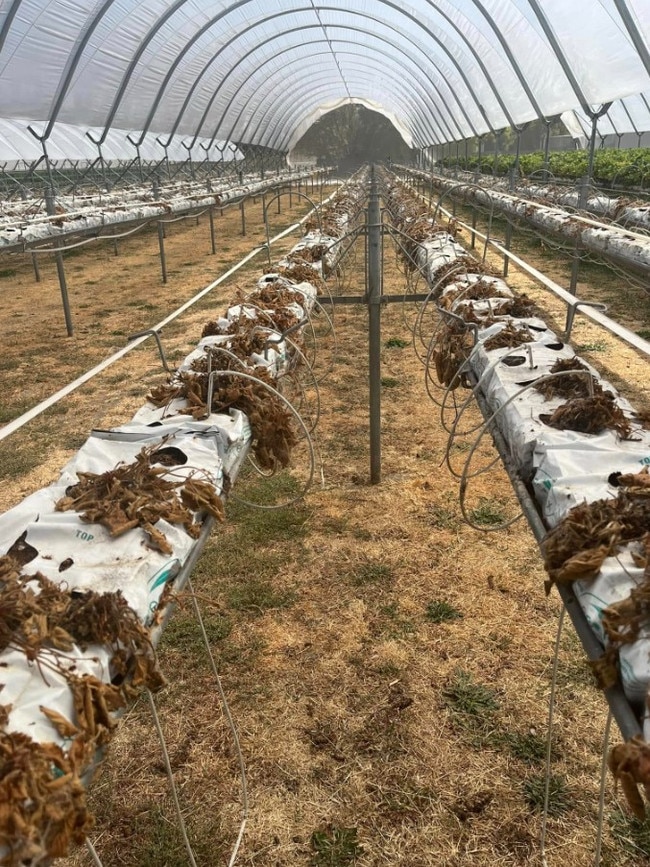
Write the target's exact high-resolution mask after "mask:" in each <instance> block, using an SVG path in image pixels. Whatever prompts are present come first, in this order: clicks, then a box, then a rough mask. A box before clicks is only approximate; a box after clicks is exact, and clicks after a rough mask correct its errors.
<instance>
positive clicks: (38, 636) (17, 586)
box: [0, 557, 164, 867]
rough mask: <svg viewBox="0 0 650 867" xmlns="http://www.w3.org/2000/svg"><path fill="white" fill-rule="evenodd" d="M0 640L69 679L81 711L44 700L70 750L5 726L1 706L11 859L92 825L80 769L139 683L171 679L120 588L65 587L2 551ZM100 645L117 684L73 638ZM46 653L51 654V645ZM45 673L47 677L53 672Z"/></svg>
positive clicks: (58, 851) (2, 788) (0, 771)
mask: <svg viewBox="0 0 650 867" xmlns="http://www.w3.org/2000/svg"><path fill="white" fill-rule="evenodd" d="M0 582H1V583H0V609H1V613H2V620H1V621H0V649H2V650H5V649H7V648H12V649H18V650H20V651H22V652H23V653H24V654H25V656H26V658H27V659H28V660H30V661H33V662H36V663H37V664H38V666H39V670H40V671H41V674H42V675H43V677H44V679H45V678H46V673H47V672H48V671H56V672H58V674H59V675H61V676H63V677H64V678H65V679H66V681H67V683H68V686H69V688H70V691H71V693H72V699H73V706H74V718H73V719H67V718H66V717H65V716H64V715H63V714H61V713H60V712H59V711H57V710H55V709H53V708H50V707H47V706H45V705H42V706H41V707H40V710H41V712H42V713H43V714H44V716H46V717H47V719H48V720H49V721H50V723H51V724H52V727H53V729H54V730H55V731H56V732H57V733H58V734H59V735H60V736H61V737H63V738H65V739H67V740H68V741H70V743H69V745H68V746H66V748H65V749H63V748H62V747H59V746H58V745H56V744H54V743H39V742H36V741H34V740H32V739H31V738H30V737H29V736H27V735H25V734H21V733H17V732H7V731H6V725H7V722H8V720H9V712H10V710H11V708H10V707H8V706H3V708H2V710H3V713H2V715H0V725H1V728H2V731H0V850H2V849H6V854H5V855H4V856H3V857H2V858H0V864H2V865H6V867H14V865H20V864H23V863H24V862H26V861H29V860H30V859H32V860H33V861H34V863H35V862H36V861H39V862H40V860H42V859H43V858H45V857H47V858H56V857H61V856H63V855H66V854H67V852H68V850H69V847H70V845H71V844H72V843H81V842H83V840H84V839H85V835H86V833H87V832H88V830H89V829H90V827H91V826H92V817H91V816H90V814H89V813H88V811H87V809H86V793H85V789H84V786H83V784H82V782H81V776H82V775H83V773H84V772H85V770H86V769H87V768H88V767H89V766H90V764H91V763H92V761H93V760H94V758H95V754H96V752H97V749H98V748H99V747H101V746H103V745H105V744H107V743H108V742H109V741H110V739H111V736H112V733H113V731H114V729H115V727H116V725H117V720H116V718H115V712H116V711H118V710H120V709H121V708H123V707H125V706H126V705H127V703H128V701H129V700H131V699H133V698H134V697H135V696H136V695H137V694H138V693H139V692H140V691H141V690H142V689H144V688H148V689H151V690H158V689H160V688H161V687H162V686H163V684H164V679H163V677H162V674H161V673H160V670H159V669H158V664H157V660H156V657H155V653H154V650H153V647H152V645H151V641H150V639H149V634H148V631H147V630H146V628H145V627H144V626H143V625H142V623H141V622H140V620H139V618H138V617H137V615H136V614H135V612H134V611H133V610H132V609H131V608H130V607H129V605H128V604H127V603H126V601H125V599H124V597H123V596H122V595H121V593H120V592H119V591H118V592H116V593H104V594H98V593H95V592H93V591H91V590H88V591H86V592H78V591H68V590H66V589H63V587H61V586H59V585H57V584H55V583H54V582H52V581H50V580H49V579H48V578H46V577H45V576H43V575H41V574H40V573H36V574H35V575H23V574H21V571H20V566H19V565H18V564H17V563H16V561H15V560H13V559H12V558H11V557H2V558H0ZM98 644H99V645H102V646H103V647H105V648H107V649H109V650H110V652H111V659H110V671H111V677H112V679H113V682H112V683H106V682H104V681H101V680H99V679H98V678H96V677H94V676H93V675H90V674H84V675H81V676H79V675H78V674H76V673H75V671H74V666H71V665H70V658H71V657H70V653H71V652H72V651H73V649H74V645H77V646H79V647H80V648H82V649H85V648H86V647H87V646H89V645H98ZM44 652H46V653H44ZM46 682H47V681H46Z"/></svg>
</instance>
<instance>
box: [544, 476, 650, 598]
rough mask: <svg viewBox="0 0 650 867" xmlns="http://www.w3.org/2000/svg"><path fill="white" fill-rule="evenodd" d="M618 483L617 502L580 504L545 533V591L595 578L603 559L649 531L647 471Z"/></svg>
mask: <svg viewBox="0 0 650 867" xmlns="http://www.w3.org/2000/svg"><path fill="white" fill-rule="evenodd" d="M618 482H619V485H620V486H621V490H620V491H619V494H618V496H617V497H616V499H603V500H596V501H595V502H593V503H581V504H580V505H579V506H575V508H573V509H571V511H570V512H569V513H568V514H567V516H566V517H565V518H564V520H563V521H561V522H560V523H559V524H558V525H557V526H556V527H554V528H553V529H552V530H550V531H549V532H548V533H547V535H546V538H545V539H544V542H543V545H542V553H543V556H544V567H545V569H546V571H547V572H548V575H549V578H550V581H549V582H548V583H547V590H548V589H550V585H551V584H552V583H554V582H558V583H562V582H571V581H575V580H576V579H578V578H581V579H584V578H593V577H595V576H596V575H597V574H598V572H599V570H600V567H601V566H602V563H603V560H604V559H605V557H609V556H611V555H612V554H615V553H616V552H617V551H619V550H620V547H621V545H623V544H625V543H627V542H631V541H634V540H640V539H642V538H643V537H644V535H645V534H646V533H647V532H648V531H649V530H650V476H649V475H648V471H647V470H643V471H642V472H640V473H629V474H627V475H623V476H620V477H619V479H618Z"/></svg>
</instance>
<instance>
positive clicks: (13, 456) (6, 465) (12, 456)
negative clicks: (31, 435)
mask: <svg viewBox="0 0 650 867" xmlns="http://www.w3.org/2000/svg"><path fill="white" fill-rule="evenodd" d="M41 462H42V456H41V454H40V452H39V451H38V450H35V449H34V448H33V447H32V446H30V445H29V444H28V443H22V444H20V445H18V442H16V441H11V442H5V443H4V444H3V445H0V477H1V478H5V479H15V478H17V477H18V476H23V475H25V474H26V473H29V472H31V471H32V470H33V469H36V467H38V466H40V464H41Z"/></svg>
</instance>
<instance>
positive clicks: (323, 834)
mask: <svg viewBox="0 0 650 867" xmlns="http://www.w3.org/2000/svg"><path fill="white" fill-rule="evenodd" d="M311 847H312V849H313V851H314V854H313V855H312V858H311V862H310V864H311V867H345V865H346V864H356V863H357V859H358V858H359V857H360V856H361V855H362V854H363V847H362V846H361V845H360V843H359V838H358V836H357V829H356V828H337V827H329V828H326V829H325V830H322V831H314V833H313V834H312V835H311Z"/></svg>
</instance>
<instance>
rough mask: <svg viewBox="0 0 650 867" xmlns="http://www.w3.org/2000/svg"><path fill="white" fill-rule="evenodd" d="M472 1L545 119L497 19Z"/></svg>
mask: <svg viewBox="0 0 650 867" xmlns="http://www.w3.org/2000/svg"><path fill="white" fill-rule="evenodd" d="M470 2H471V3H472V4H473V5H474V7H475V8H476V9H477V10H478V11H479V12H480V13H481V15H482V16H483V18H484V19H485V21H486V22H487V23H488V26H489V27H490V29H491V30H492V32H493V33H494V35H495V36H496V38H497V39H498V41H499V44H500V45H501V48H502V49H503V52H504V54H505V55H506V58H507V59H508V63H509V64H510V66H511V67H512V70H513V72H514V73H515V75H516V77H517V79H518V80H519V84H520V85H521V87H522V89H523V90H524V92H525V94H526V96H527V97H528V100H529V102H530V104H531V105H532V107H533V109H534V111H535V114H536V115H537V117H538V118H539V119H540V120H544V119H545V116H544V112H543V111H542V109H541V108H540V106H539V103H538V102H537V100H536V99H535V95H534V94H533V92H532V91H531V89H530V87H529V86H528V82H527V81H526V77H525V76H524V74H523V72H522V71H521V67H520V66H519V63H518V62H517V58H516V57H515V56H514V54H513V52H512V50H511V49H510V46H509V45H508V40H507V39H506V38H505V36H504V35H503V33H502V32H501V31H500V30H499V28H498V26H497V23H496V21H495V20H494V18H493V17H492V16H491V15H490V13H489V12H488V11H487V9H486V8H485V6H484V5H483V3H482V2H481V0H470ZM615 2H616V0H615ZM426 3H427V5H428V6H429V8H431V9H433V10H434V11H435V12H437V13H438V14H439V15H441V16H442V17H443V18H444V19H445V20H446V21H447V22H449V24H451V26H452V27H454V29H457V28H456V25H455V24H454V22H453V21H452V20H451V18H450V17H449V16H448V15H447V13H446V12H443V11H442V9H439V8H438V7H437V6H435V5H434V3H433V2H432V0H426ZM458 11H459V12H460V10H458ZM464 17H465V20H466V21H469V20H470V19H469V18H468V17H467V16H464ZM513 126H514V124H513Z"/></svg>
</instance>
